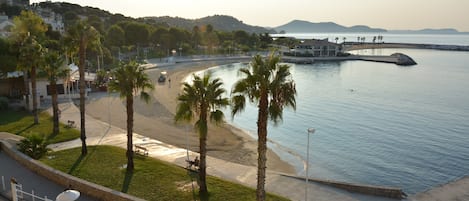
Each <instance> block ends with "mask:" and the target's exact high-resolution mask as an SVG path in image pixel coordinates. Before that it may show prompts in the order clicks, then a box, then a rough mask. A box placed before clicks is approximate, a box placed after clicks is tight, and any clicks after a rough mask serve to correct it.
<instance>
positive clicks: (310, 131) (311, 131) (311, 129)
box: [305, 128, 316, 201]
mask: <svg viewBox="0 0 469 201" xmlns="http://www.w3.org/2000/svg"><path fill="white" fill-rule="evenodd" d="M307 131H308V146H306V175H305V178H306V183H305V201H308V170H309V135H310V134H311V135H312V134H313V133H314V131H316V129H314V128H308V129H307Z"/></svg>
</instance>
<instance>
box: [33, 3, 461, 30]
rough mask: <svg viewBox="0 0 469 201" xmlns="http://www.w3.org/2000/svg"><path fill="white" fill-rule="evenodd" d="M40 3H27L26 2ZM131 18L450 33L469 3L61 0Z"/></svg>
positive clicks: (459, 28)
mask: <svg viewBox="0 0 469 201" xmlns="http://www.w3.org/2000/svg"><path fill="white" fill-rule="evenodd" d="M39 1H42V0H31V3H35V2H39ZM65 1H66V2H70V3H76V4H80V5H82V6H92V7H98V8H100V9H103V10H107V11H109V12H111V13H121V14H123V15H126V16H131V17H143V16H165V15H168V16H173V17H174V16H178V17H183V18H189V19H196V18H201V17H205V16H209V15H215V14H223V15H231V16H233V17H236V18H237V19H239V20H241V21H243V22H244V23H246V24H249V25H258V26H270V27H275V26H279V25H283V24H285V23H288V22H290V21H291V20H294V19H300V20H307V21H311V22H336V23H338V24H341V25H344V26H353V25H368V26H371V27H375V28H385V29H423V28H455V29H458V30H459V31H467V32H469V0H269V1H267V0H236V1H231V0H65Z"/></svg>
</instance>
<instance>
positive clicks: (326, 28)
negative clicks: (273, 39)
mask: <svg viewBox="0 0 469 201" xmlns="http://www.w3.org/2000/svg"><path fill="white" fill-rule="evenodd" d="M274 30H275V31H277V32H278V33H281V32H286V33H322V32H329V33H330V32H334V33H336V32H386V31H387V30H386V29H377V28H370V27H368V26H365V25H356V26H351V27H345V26H342V25H338V24H336V23H334V22H319V23H313V22H308V21H302V20H293V21H291V22H289V23H287V24H284V25H282V26H278V27H275V28H274Z"/></svg>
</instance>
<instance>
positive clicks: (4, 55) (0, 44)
mask: <svg viewBox="0 0 469 201" xmlns="http://www.w3.org/2000/svg"><path fill="white" fill-rule="evenodd" d="M12 49H13V48H12V45H11V43H10V42H9V41H8V40H5V39H3V38H0V61H2V62H1V63H0V78H2V77H4V76H6V75H7V73H8V72H13V71H15V69H16V62H17V61H16V55H15V53H14V52H13V50H12Z"/></svg>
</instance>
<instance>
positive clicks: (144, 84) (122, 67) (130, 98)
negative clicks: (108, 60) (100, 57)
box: [109, 61, 153, 172]
mask: <svg viewBox="0 0 469 201" xmlns="http://www.w3.org/2000/svg"><path fill="white" fill-rule="evenodd" d="M112 75H113V77H114V79H113V80H111V82H110V83H109V89H110V90H111V91H117V92H119V94H120V97H121V98H125V100H126V110H127V153H126V155H127V171H128V172H132V171H133V170H134V159H133V158H134V152H133V149H132V147H133V141H132V137H133V126H134V106H133V104H134V95H137V94H138V93H139V96H140V98H141V99H142V100H144V101H146V102H148V101H149V100H150V94H148V92H146V91H145V90H147V89H150V90H153V84H152V82H151V80H150V79H149V78H148V75H147V74H146V73H145V72H144V68H143V67H140V66H139V64H137V63H136V62H134V61H131V62H129V63H126V64H124V63H121V64H119V67H118V68H116V69H115V70H114V71H113V73H112Z"/></svg>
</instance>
